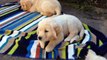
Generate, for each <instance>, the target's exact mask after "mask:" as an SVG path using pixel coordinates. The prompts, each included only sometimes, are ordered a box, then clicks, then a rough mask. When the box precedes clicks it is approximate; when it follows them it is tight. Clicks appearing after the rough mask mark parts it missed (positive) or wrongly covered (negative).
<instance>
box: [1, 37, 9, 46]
mask: <svg viewBox="0 0 107 60" xmlns="http://www.w3.org/2000/svg"><path fill="white" fill-rule="evenodd" d="M8 38H9V36H4V37H3V38H2V40H1V41H0V48H1V47H2V45H3V44H4V43H5V42H6V41H7V39H8Z"/></svg>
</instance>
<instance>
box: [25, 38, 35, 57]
mask: <svg viewBox="0 0 107 60" xmlns="http://www.w3.org/2000/svg"><path fill="white" fill-rule="evenodd" d="M33 44H34V40H31V41H30V43H29V46H28V47H27V51H28V53H27V54H26V57H28V58H31V57H30V55H31V48H32V46H33Z"/></svg>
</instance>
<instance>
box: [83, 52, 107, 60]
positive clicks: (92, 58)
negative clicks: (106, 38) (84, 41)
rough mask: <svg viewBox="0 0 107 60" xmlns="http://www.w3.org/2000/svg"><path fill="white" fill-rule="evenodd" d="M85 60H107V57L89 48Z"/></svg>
mask: <svg viewBox="0 0 107 60" xmlns="http://www.w3.org/2000/svg"><path fill="white" fill-rule="evenodd" d="M85 60H107V59H106V58H104V57H102V56H100V55H97V54H96V53H95V52H94V51H92V50H89V51H88V54H87V56H86V59H85Z"/></svg>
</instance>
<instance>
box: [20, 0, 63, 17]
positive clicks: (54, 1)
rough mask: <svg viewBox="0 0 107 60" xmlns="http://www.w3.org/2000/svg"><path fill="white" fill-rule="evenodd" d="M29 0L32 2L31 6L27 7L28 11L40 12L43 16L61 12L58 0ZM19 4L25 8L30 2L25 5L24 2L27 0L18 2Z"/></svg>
mask: <svg viewBox="0 0 107 60" xmlns="http://www.w3.org/2000/svg"><path fill="white" fill-rule="evenodd" d="M29 2H31V3H32V7H31V8H30V9H29V11H30V12H35V11H37V12H40V13H41V14H42V15H45V16H52V15H55V14H56V15H60V14H61V5H60V3H59V2H58V0H29ZM20 3H21V5H22V6H23V5H24V6H26V9H24V10H27V6H28V7H29V6H31V4H30V3H29V5H26V4H25V3H27V2H23V0H22V2H20ZM22 9H23V8H22Z"/></svg>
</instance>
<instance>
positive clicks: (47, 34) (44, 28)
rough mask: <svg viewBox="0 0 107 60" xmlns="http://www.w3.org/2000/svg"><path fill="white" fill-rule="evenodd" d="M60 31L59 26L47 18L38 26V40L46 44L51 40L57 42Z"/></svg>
mask: <svg viewBox="0 0 107 60" xmlns="http://www.w3.org/2000/svg"><path fill="white" fill-rule="evenodd" d="M58 31H60V30H59V27H58V26H57V24H55V22H53V21H51V19H48V18H46V19H44V20H42V21H40V22H39V24H38V29H37V35H38V40H41V41H44V42H45V41H50V39H53V40H56V39H57V33H58Z"/></svg>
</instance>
